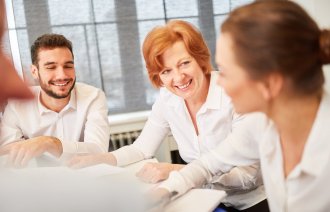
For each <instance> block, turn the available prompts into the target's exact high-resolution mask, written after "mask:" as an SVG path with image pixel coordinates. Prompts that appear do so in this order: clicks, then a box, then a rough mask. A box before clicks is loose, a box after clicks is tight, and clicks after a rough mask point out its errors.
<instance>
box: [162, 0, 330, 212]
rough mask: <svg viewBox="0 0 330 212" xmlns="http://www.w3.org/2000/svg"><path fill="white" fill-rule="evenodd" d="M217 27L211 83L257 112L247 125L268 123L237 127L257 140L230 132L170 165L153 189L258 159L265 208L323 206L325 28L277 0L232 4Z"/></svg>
mask: <svg viewBox="0 0 330 212" xmlns="http://www.w3.org/2000/svg"><path fill="white" fill-rule="evenodd" d="M221 31H222V35H221V36H220V38H219V40H218V43H217V56H216V60H217V64H218V66H219V69H220V70H221V71H220V76H219V80H218V82H219V84H220V85H221V86H223V88H224V90H225V91H226V92H227V94H228V95H229V96H230V97H231V98H232V102H233V104H234V107H235V109H236V111H237V112H240V113H249V112H262V113H263V114H261V113H259V114H254V115H252V116H250V117H249V118H251V119H250V120H249V121H250V124H249V125H250V126H253V128H255V129H257V128H259V125H260V124H261V123H264V122H266V124H267V125H268V126H267V127H266V128H264V127H262V126H261V128H260V129H259V132H262V131H264V134H263V135H262V134H259V135H256V134H255V133H253V132H252V131H251V129H252V128H251V127H250V128H249V127H247V128H242V129H245V132H243V131H242V132H241V135H240V136H242V137H243V138H249V137H250V138H256V137H259V138H260V139H259V141H258V142H253V141H256V140H258V139H251V141H250V142H249V141H248V140H246V139H241V138H240V137H232V138H230V139H229V140H230V142H223V143H221V144H220V145H219V146H218V147H217V149H216V150H215V151H214V152H213V155H210V154H208V155H206V156H205V157H202V158H201V159H200V160H197V161H195V162H192V163H191V164H189V165H188V166H186V167H185V168H183V169H182V170H180V172H173V174H171V175H170V177H169V179H168V181H165V182H164V184H163V185H161V187H162V189H159V190H158V192H159V193H158V194H161V193H163V194H164V193H165V194H166V193H167V192H168V191H173V190H177V191H179V193H184V192H185V191H187V190H188V189H190V188H191V187H194V186H198V185H199V184H201V183H203V182H204V181H205V180H206V179H205V178H207V177H210V176H212V173H226V172H227V171H230V166H235V165H238V166H239V165H247V164H248V163H247V162H248V161H249V162H250V163H255V162H257V161H259V160H260V162H261V168H262V175H263V180H264V184H265V188H266V194H267V199H268V202H269V206H270V209H271V211H328V210H329V208H330V199H329V196H328V188H329V178H330V142H329V139H330V131H329V126H330V96H329V94H328V93H327V92H326V91H325V90H324V88H323V84H324V75H323V72H322V65H323V64H327V63H329V62H330V31H329V30H320V29H319V28H318V26H317V24H316V23H315V22H314V21H313V20H312V18H311V17H310V16H309V15H308V14H307V13H306V12H305V11H304V10H303V9H302V8H301V7H300V6H299V5H297V4H296V3H294V2H292V1H278V0H277V1H275V0H268V1H256V2H254V3H251V4H249V5H246V6H243V7H240V8H238V9H236V10H234V11H233V12H232V13H231V14H230V15H229V17H228V19H227V20H226V21H225V22H224V24H223V25H222V28H221ZM264 115H266V116H264ZM262 125H263V124H262ZM207 164H208V165H207ZM210 164H212V165H210ZM228 165H230V166H229V167H228ZM174 180H175V181H174ZM187 182H189V184H188V183H187ZM164 188H165V189H166V190H165V189H164Z"/></svg>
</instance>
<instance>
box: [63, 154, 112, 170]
mask: <svg viewBox="0 0 330 212" xmlns="http://www.w3.org/2000/svg"><path fill="white" fill-rule="evenodd" d="M100 163H106V164H109V165H112V166H116V165H117V160H116V158H115V157H114V156H113V154H111V153H99V154H90V155H83V156H74V157H73V158H71V159H70V160H68V162H67V166H68V167H70V168H73V169H79V168H84V167H87V166H93V165H96V164H100Z"/></svg>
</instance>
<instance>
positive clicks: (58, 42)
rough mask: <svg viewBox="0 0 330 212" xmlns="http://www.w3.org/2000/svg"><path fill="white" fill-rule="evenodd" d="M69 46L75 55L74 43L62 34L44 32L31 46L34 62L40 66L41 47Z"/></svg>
mask: <svg viewBox="0 0 330 212" xmlns="http://www.w3.org/2000/svg"><path fill="white" fill-rule="evenodd" d="M54 48H68V49H69V50H70V52H71V54H72V57H74V56H73V51H72V43H71V41H69V40H68V39H66V38H65V37H64V36H63V35H60V34H44V35H41V36H40V37H38V38H37V39H36V40H35V41H34V43H33V44H32V46H31V60H32V64H34V65H35V66H38V60H39V59H38V54H39V50H40V49H54Z"/></svg>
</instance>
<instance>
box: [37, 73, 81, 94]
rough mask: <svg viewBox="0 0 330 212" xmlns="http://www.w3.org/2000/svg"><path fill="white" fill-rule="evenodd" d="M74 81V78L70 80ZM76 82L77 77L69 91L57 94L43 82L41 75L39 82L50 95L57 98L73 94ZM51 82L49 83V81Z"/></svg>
mask: <svg viewBox="0 0 330 212" xmlns="http://www.w3.org/2000/svg"><path fill="white" fill-rule="evenodd" d="M70 81H72V79H71V80H70ZM75 83H76V79H74V81H73V83H72V86H71V88H70V89H69V91H68V93H65V94H61V95H60V94H57V93H55V92H54V91H52V90H51V89H49V88H48V87H49V86H48V85H46V84H45V83H43V82H42V80H41V79H40V76H39V84H40V87H41V89H42V90H43V91H44V92H45V93H46V94H47V95H48V96H50V97H53V98H55V99H64V98H66V97H68V96H69V95H70V94H71V91H72V89H73V88H74V85H75ZM48 84H49V83H48Z"/></svg>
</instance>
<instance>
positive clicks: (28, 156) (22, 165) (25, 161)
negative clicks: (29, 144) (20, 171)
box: [20, 152, 33, 167]
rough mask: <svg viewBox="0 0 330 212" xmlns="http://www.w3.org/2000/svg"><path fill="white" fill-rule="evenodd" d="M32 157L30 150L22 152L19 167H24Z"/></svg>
mask: <svg viewBox="0 0 330 212" xmlns="http://www.w3.org/2000/svg"><path fill="white" fill-rule="evenodd" d="M32 158H33V155H32V154H31V152H26V154H24V157H23V158H22V160H21V163H20V165H21V167H26V166H27V165H28V163H29V162H30V160H31V159H32Z"/></svg>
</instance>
